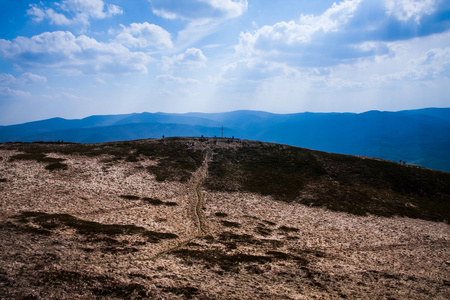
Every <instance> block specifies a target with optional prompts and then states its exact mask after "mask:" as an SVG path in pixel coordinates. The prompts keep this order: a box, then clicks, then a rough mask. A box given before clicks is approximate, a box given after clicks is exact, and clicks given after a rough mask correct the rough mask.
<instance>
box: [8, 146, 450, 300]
mask: <svg viewBox="0 0 450 300" xmlns="http://www.w3.org/2000/svg"><path fill="white" fill-rule="evenodd" d="M0 195H1V199H2V200H1V202H0V203H1V211H2V214H1V217H0V240H1V243H0V244H1V245H0V249H1V251H0V253H1V254H0V259H1V263H0V284H1V286H2V289H1V292H0V293H1V294H0V297H2V298H6V299H10V298H11V299H13V298H14V299H16V298H26V297H28V298H33V297H34V298H62V299H69V298H70V299H73V298H92V297H93V298H100V299H103V298H104V299H111V298H128V299H142V298H150V299H160V298H161V297H166V298H171V299H172V298H174V299H250V298H254V297H259V298H261V299H309V298H313V297H320V298H412V299H414V298H417V299H436V298H437V299H445V298H448V297H449V296H450V288H449V282H448V276H449V272H448V265H449V264H450V262H449V261H448V257H449V254H450V253H449V250H448V249H450V247H449V246H450V230H449V225H448V222H449V220H450V173H446V172H441V171H434V170H430V169H425V168H422V167H416V166H411V165H407V164H400V163H395V162H390V161H385V160H380V159H372V158H367V157H358V156H350V155H341V154H332V153H327V152H320V151H314V150H309V149H304V148H297V147H292V146H287V145H282V144H274V143H264V142H256V141H249V140H241V139H218V138H165V139H158V140H136V141H124V142H110V143H99V144H76V143H6V144H1V145H0Z"/></svg>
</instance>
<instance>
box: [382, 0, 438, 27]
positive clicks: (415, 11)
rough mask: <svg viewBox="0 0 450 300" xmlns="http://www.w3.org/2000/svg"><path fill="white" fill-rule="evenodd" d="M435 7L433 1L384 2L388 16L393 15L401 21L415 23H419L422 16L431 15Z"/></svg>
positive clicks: (390, 0)
mask: <svg viewBox="0 0 450 300" xmlns="http://www.w3.org/2000/svg"><path fill="white" fill-rule="evenodd" d="M435 5H436V1H435V0H386V8H387V13H388V14H389V15H394V16H395V17H396V18H397V19H399V20H401V21H408V20H410V19H414V21H415V22H417V23H420V19H421V18H422V17H423V16H424V15H429V14H431V13H433V12H434V10H435Z"/></svg>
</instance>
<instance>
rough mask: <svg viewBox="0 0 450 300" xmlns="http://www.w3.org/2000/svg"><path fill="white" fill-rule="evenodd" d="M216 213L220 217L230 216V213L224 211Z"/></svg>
mask: <svg viewBox="0 0 450 300" xmlns="http://www.w3.org/2000/svg"><path fill="white" fill-rule="evenodd" d="M215 215H216V217H219V218H225V217H228V214H226V213H223V212H216V213H215Z"/></svg>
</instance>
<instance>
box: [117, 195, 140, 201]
mask: <svg viewBox="0 0 450 300" xmlns="http://www.w3.org/2000/svg"><path fill="white" fill-rule="evenodd" d="M120 198H123V199H127V200H139V199H141V198H140V197H138V196H133V195H120Z"/></svg>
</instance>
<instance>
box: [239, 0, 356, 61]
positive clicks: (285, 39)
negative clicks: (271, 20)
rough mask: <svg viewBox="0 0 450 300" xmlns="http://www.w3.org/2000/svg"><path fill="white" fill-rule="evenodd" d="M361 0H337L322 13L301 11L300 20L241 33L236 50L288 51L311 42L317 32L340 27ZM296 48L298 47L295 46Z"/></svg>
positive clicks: (255, 52)
mask: <svg viewBox="0 0 450 300" xmlns="http://www.w3.org/2000/svg"><path fill="white" fill-rule="evenodd" d="M361 1H362V0H349V1H343V2H341V3H339V4H336V3H334V4H333V6H332V7H331V8H329V9H328V10H326V11H325V12H324V13H323V14H322V15H320V16H314V15H302V16H301V17H300V19H299V21H298V22H296V21H289V22H285V21H283V22H279V23H276V24H275V25H273V26H269V25H266V26H263V27H261V28H259V29H257V30H255V31H253V32H247V33H241V36H240V40H239V45H237V46H236V51H237V52H238V53H240V54H242V55H253V54H258V53H261V52H270V51H275V52H277V51H287V50H288V48H293V49H296V47H298V46H301V45H304V44H306V43H309V42H311V39H312V37H313V35H314V34H323V33H327V32H334V31H337V30H338V29H339V28H340V27H341V26H342V25H344V24H346V23H347V22H348V21H349V20H350V19H351V17H352V16H353V14H354V13H355V11H356V10H357V8H358V6H359V4H360V3H361ZM294 51H295V50H294Z"/></svg>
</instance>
